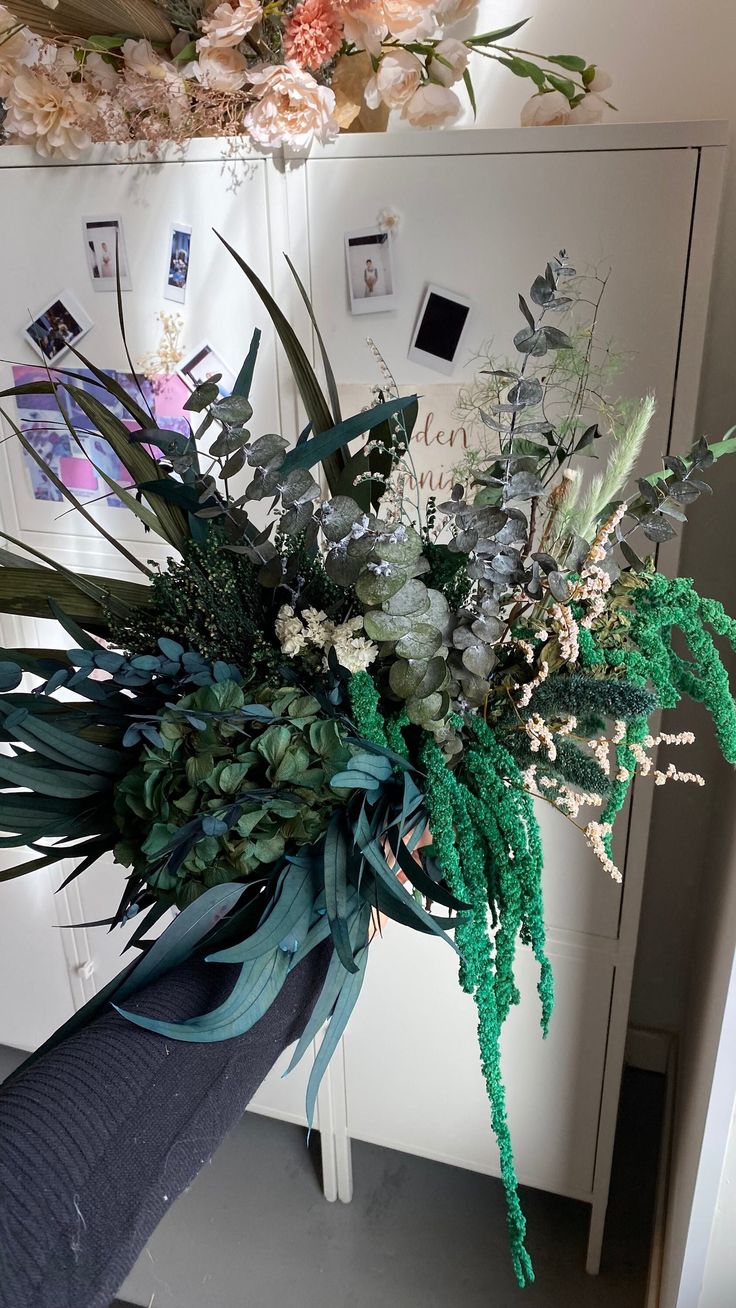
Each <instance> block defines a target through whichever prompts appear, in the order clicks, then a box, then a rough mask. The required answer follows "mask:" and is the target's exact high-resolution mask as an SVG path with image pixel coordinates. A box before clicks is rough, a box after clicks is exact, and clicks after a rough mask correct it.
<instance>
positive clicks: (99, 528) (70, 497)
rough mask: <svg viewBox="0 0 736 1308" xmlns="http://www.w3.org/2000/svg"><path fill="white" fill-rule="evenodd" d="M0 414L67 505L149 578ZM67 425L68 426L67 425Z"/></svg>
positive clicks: (146, 569) (135, 559)
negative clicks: (67, 502)
mask: <svg viewBox="0 0 736 1308" xmlns="http://www.w3.org/2000/svg"><path fill="white" fill-rule="evenodd" d="M61 412H62V413H63V410H61ZM0 413H1V414H2V415H3V417H4V418H5V420H6V421H7V422H8V424H9V425H10V426H11V427H12V429H13V431H14V433H15V435H16V437H17V439H18V440H19V441H20V443H21V445H22V446H23V449H24V450H25V452H26V454H27V455H28V456H29V457H30V458H31V459H33V461H34V463H36V464H38V466H39V468H40V469H41V470H42V472H44V473H45V475H46V476H47V477H48V479H49V481H50V482H52V484H53V485H54V486H55V487H56V489H57V490H58V491H59V492H60V493H61V494H62V495H63V496H64V499H65V500H68V501H69V503H70V504H71V505H72V506H73V507H74V508H75V509H76V511H77V513H80V514H81V515H82V517H83V518H84V519H85V521H87V522H89V523H90V525H91V526H92V527H94V528H95V531H97V532H99V534H100V536H104V538H105V540H106V541H107V543H108V545H112V547H113V549H116V550H117V551H118V553H120V554H122V555H123V557H124V558H126V559H127V560H128V562H129V563H132V564H133V566H134V567H136V568H138V570H139V571H140V572H143V573H144V574H145V575H146V576H147V577H151V576H152V575H153V574H152V572H151V570H150V568H147V567H146V565H145V563H141V561H140V559H137V558H136V557H135V555H134V554H131V552H130V550H129V549H127V548H126V546H125V545H123V543H122V541H120V540H118V539H116V537H115V536H113V535H111V533H110V532H109V531H107V530H106V529H105V527H103V526H102V523H100V522H98V521H97V519H96V518H95V517H94V515H93V514H91V513H89V512H88V510H87V509H86V508H85V507H84V505H83V504H82V502H81V500H78V499H77V497H76V495H75V494H74V492H73V491H71V490H70V489H69V487H68V486H66V485H65V483H64V482H63V481H62V480H61V478H60V477H57V475H56V473H55V472H54V470H53V468H52V467H51V464H50V463H47V462H46V460H45V459H44V458H43V456H42V455H41V454H39V453H38V450H37V449H36V448H35V446H34V445H32V444H31V442H30V441H29V440H28V439H27V437H26V436H25V434H24V432H23V431H22V430H21V428H20V427H19V426H18V425H17V423H15V422H13V419H12V418H11V417H10V415H9V414H8V413H6V412H5V410H4V409H2V408H0ZM64 418H65V420H66V415H64ZM67 425H69V424H68V423H67ZM70 431H71V432H72V435H74V436H75V438H76V433H75V432H74V429H73V428H72V427H70Z"/></svg>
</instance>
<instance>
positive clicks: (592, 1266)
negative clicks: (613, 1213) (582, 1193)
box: [585, 1196, 608, 1276]
mask: <svg viewBox="0 0 736 1308" xmlns="http://www.w3.org/2000/svg"><path fill="white" fill-rule="evenodd" d="M607 1206H608V1205H607V1196H604V1198H603V1199H596V1200H594V1201H593V1206H592V1208H591V1210H590V1226H589V1227H588V1250H587V1253H586V1256H585V1270H586V1272H587V1273H588V1275H589V1276H597V1275H598V1273H599V1271H600V1270H601V1252H602V1250H603V1232H604V1230H605V1226H606V1208H607Z"/></svg>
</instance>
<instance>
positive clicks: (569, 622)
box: [545, 602, 580, 663]
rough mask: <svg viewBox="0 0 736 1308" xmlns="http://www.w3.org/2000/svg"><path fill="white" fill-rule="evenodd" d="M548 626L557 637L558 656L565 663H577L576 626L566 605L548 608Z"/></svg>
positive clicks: (578, 649)
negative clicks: (559, 655)
mask: <svg viewBox="0 0 736 1308" xmlns="http://www.w3.org/2000/svg"><path fill="white" fill-rule="evenodd" d="M545 616H548V617H549V625H550V626H551V628H552V630H553V631H554V633H555V635H556V636H557V643H558V645H559V647H560V654H561V655H562V657H563V659H564V660H565V662H566V663H577V661H578V656H579V654H580V647H579V645H578V624H577V622H576V621H575V619H574V617H573V615H572V610H571V609H570V608H569V607H568V605H567V604H558V603H556V602H555V603H554V604H552V605H551V606H550V609H549V613H548V615H545Z"/></svg>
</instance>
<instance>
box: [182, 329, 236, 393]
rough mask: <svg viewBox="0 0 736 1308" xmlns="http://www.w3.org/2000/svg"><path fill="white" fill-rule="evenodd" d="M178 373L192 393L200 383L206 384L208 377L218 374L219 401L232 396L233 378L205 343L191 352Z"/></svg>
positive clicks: (210, 347) (218, 357)
mask: <svg viewBox="0 0 736 1308" xmlns="http://www.w3.org/2000/svg"><path fill="white" fill-rule="evenodd" d="M178 371H179V376H180V377H181V378H182V380H183V381H185V382H186V384H187V386H188V387H189V389H190V390H192V391H193V390H194V389H195V387H197V386H201V385H202V382H206V381H208V380H209V378H210V377H213V376H216V375H217V373H220V374H221V376H220V380H219V381H218V383H217V389H218V391H219V392H220V399H224V398H225V396H226V395H231V394H232V389H233V386H234V385H235V376H234V374H233V373H232V372H231V371H230V369H229V368H228V367H227V366H226V364H224V363H223V362H222V359H221V358H220V356H219V355H218V354H217V353H216V352H215V351H214V350H213V348H212V346H211V345H208V344H207V342H204V343H203V344H202V345H200V346H199V347H198V348H197V349H196V350H193V351H192V353H191V354H190V355H189V358H188V359H185V360H184V361H183V362H182V363H181V364H180V365H179V370H178Z"/></svg>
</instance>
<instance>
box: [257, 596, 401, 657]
mask: <svg viewBox="0 0 736 1308" xmlns="http://www.w3.org/2000/svg"><path fill="white" fill-rule="evenodd" d="M275 630H276V637H277V639H278V642H279V644H280V646H281V651H282V653H283V654H286V656H287V657H288V658H295V657H296V656H297V655H298V654H303V653H304V651H305V650H307V649H308V648H309V647H310V646H311V647H312V648H313V649H317V650H322V652H323V653H324V655H325V664H326V661H327V660H326V656H327V654H329V652H330V650H334V652H335V657H336V658H337V661H338V663H339V664H340V666H341V667H343V668H345V670H346V671H347V672H364V671H365V670H366V668H368V667H369V666H370V664H371V663H372V662H373V660H374V659H375V657H376V655H377V654H378V646H377V645H374V644H373V642H372V641H370V640H366V638H365V636H359V635H358V632H360V631H363V618H362V616H361V615H360V614H358V615H356V616H355V617H353V618H348V619H347V620H346V621H345V622H340V623H337V624H335V623H333V622H331V621H330V619H329V618H328V617H327V614H326V613H324V612H322V610H321V609H305V610H304V612H303V613H302V615H301V617H300V616H299V615H298V614H296V613H295V612H294V609H293V608H292V607H291V605H289V604H282V606H281V608H280V609H279V611H278V614H277V616H276V623H275Z"/></svg>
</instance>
